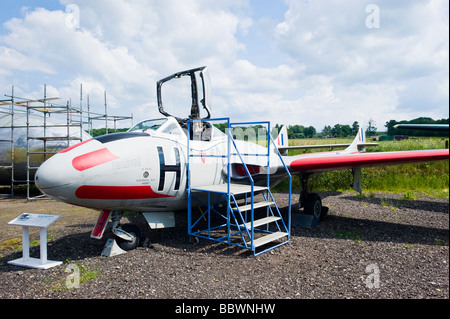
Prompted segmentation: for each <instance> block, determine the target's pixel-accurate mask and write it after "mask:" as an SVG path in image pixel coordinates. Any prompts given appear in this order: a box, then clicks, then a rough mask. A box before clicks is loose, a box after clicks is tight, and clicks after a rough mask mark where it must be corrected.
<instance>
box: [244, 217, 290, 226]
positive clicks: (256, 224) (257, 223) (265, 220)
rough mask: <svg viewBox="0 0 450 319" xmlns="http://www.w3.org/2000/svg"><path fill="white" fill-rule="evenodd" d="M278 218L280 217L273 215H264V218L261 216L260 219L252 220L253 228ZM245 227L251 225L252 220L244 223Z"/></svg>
mask: <svg viewBox="0 0 450 319" xmlns="http://www.w3.org/2000/svg"><path fill="white" fill-rule="evenodd" d="M280 219H281V217H275V216H269V217H264V218H261V219H257V220H255V221H253V228H254V227H259V226H262V225H267V224H269V223H273V222H276V221H277V220H280ZM239 227H244V224H241V225H239ZM245 227H246V228H250V227H252V222H248V223H246V224H245Z"/></svg>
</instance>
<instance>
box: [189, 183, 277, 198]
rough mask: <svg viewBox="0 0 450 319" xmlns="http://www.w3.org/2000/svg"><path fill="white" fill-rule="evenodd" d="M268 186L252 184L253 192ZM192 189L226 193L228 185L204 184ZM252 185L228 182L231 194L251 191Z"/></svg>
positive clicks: (265, 188) (263, 189)
mask: <svg viewBox="0 0 450 319" xmlns="http://www.w3.org/2000/svg"><path fill="white" fill-rule="evenodd" d="M267 189H268V187H262V186H253V192H254V193H258V192H262V191H265V190H267ZM192 190H193V191H201V192H212V193H223V194H226V193H227V190H228V187H227V184H216V185H205V186H198V187H192ZM251 191H252V187H251V186H250V185H244V184H230V193H232V194H233V195H241V194H246V193H251Z"/></svg>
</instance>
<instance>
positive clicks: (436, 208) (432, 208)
mask: <svg viewBox="0 0 450 319" xmlns="http://www.w3.org/2000/svg"><path fill="white" fill-rule="evenodd" d="M342 199H343V200H351V201H355V202H361V203H370V204H375V205H380V206H385V205H390V206H395V207H399V208H400V207H401V208H409V209H417V210H423V211H427V212H434V213H443V214H447V215H448V214H449V203H448V202H447V203H441V202H436V201H431V200H430V201H427V200H420V199H414V200H413V199H411V200H402V199H395V198H388V197H374V198H363V199H360V198H358V197H356V196H344V197H342Z"/></svg>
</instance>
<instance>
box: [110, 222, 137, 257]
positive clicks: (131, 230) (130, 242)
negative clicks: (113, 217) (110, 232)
mask: <svg viewBox="0 0 450 319" xmlns="http://www.w3.org/2000/svg"><path fill="white" fill-rule="evenodd" d="M119 229H120V232H121V234H120V236H118V235H117V234H116V232H114V234H115V235H116V242H117V245H119V247H120V248H121V249H123V250H125V251H130V250H133V249H136V248H137V247H138V246H139V242H140V239H141V232H140V230H139V228H138V227H137V226H136V225H133V224H126V225H123V226H119ZM119 229H116V231H118V230H119Z"/></svg>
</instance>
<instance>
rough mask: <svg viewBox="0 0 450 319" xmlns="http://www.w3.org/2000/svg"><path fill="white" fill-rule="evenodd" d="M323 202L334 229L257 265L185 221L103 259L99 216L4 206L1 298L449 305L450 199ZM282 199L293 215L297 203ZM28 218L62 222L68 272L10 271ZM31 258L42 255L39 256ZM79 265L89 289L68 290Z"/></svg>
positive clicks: (316, 231)
mask: <svg viewBox="0 0 450 319" xmlns="http://www.w3.org/2000/svg"><path fill="white" fill-rule="evenodd" d="M321 196H322V198H323V204H324V205H326V206H328V207H329V209H330V211H329V214H328V216H327V217H326V219H325V220H324V221H322V222H320V223H319V224H318V225H317V226H316V227H315V228H313V229H301V228H297V227H294V228H293V230H292V236H291V242H290V243H289V244H288V245H284V246H281V247H279V248H277V249H275V250H272V251H270V252H268V253H265V254H262V255H259V256H256V257H253V256H252V255H251V254H249V252H248V251H246V250H243V249H240V248H237V247H234V246H228V245H225V244H220V243H215V242H211V241H207V240H200V242H199V243H198V244H192V243H190V242H189V240H188V237H187V235H186V228H187V227H186V216H185V215H184V214H182V213H180V214H177V216H176V220H177V227H176V228H172V229H165V230H150V229H148V227H145V225H144V224H143V223H142V221H143V218H142V220H141V219H140V217H130V219H131V221H133V222H138V224H139V226H140V228H141V230H142V232H143V234H142V235H143V237H146V238H149V239H150V241H151V244H152V245H151V246H150V247H138V248H137V249H136V250H133V251H130V252H128V253H126V254H123V255H119V256H114V257H109V258H108V257H102V256H100V254H101V251H102V248H103V245H104V244H105V242H106V239H107V238H105V239H103V240H100V241H99V240H93V239H90V237H89V235H90V232H91V230H92V227H93V225H94V223H95V221H96V218H97V213H96V212H94V211H90V210H87V209H84V208H79V207H75V206H71V205H66V204H60V203H57V202H54V201H51V200H44V201H39V202H32V203H27V202H26V201H20V200H16V201H12V200H4V199H1V200H0V208H1V209H0V222H1V229H2V232H1V233H0V236H1V237H0V239H1V240H0V243H1V242H2V241H3V246H2V249H1V250H0V257H1V259H0V298H2V299H5V298H6V299H16V298H21V299H22V298H33V299H35V298H36V299H37V298H39V299H41V298H42V299H49V298H51V299H68V298H69V299H97V298H101V299H106V298H121V299H122V298H124V299H138V298H152V299H153V298H158V299H173V298H176V299H178V298H183V299H191V298H192V299H205V298H208V299H317V298H320V299H345V298H350V299H369V298H370V299H386V298H388V299H404V298H414V299H418V298H431V299H448V298H449V246H448V243H449V200H448V199H436V198H428V197H423V196H421V197H420V198H417V199H414V200H401V197H402V196H401V195H395V194H384V193H380V194H378V193H377V194H375V195H374V196H370V198H369V196H368V198H365V199H359V198H357V197H356V196H355V194H354V193H350V192H344V193H322V194H321ZM275 199H276V201H277V203H278V205H279V206H280V207H283V208H284V210H286V207H287V195H286V194H275ZM23 212H40V213H43V212H44V213H45V212H46V213H54V214H60V215H62V218H61V219H60V220H58V221H57V222H56V223H55V224H54V225H52V226H50V228H49V234H51V236H50V239H49V243H48V258H49V259H52V260H60V261H64V263H63V264H62V265H60V266H57V267H55V268H51V269H48V270H36V269H28V268H22V267H17V266H12V265H9V264H7V262H8V261H9V260H13V259H16V258H19V257H21V254H22V253H21V252H20V251H19V252H17V250H13V249H12V248H11V247H7V246H6V245H5V244H4V243H7V242H9V241H8V240H9V239H11V238H14V237H20V232H21V230H20V228H19V227H14V226H9V225H7V222H8V221H9V220H12V219H13V218H14V217H16V216H18V215H20V214H21V213H23ZM136 218H137V219H136ZM33 236H35V235H33ZM31 255H32V256H35V257H38V256H39V248H38V247H34V248H32V249H31ZM71 265H76V267H78V269H80V270H81V275H82V280H81V284H80V287H79V288H74V289H67V285H66V280H67V279H68V278H69V281H68V282H69V284H70V283H72V282H73V281H70V279H71V277H70V275H71V274H72V273H71V272H70V270H69V269H70V267H73V266H71ZM69 266H70V267H69ZM84 277H86V279H85V278H84ZM377 279H378V280H377Z"/></svg>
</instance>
